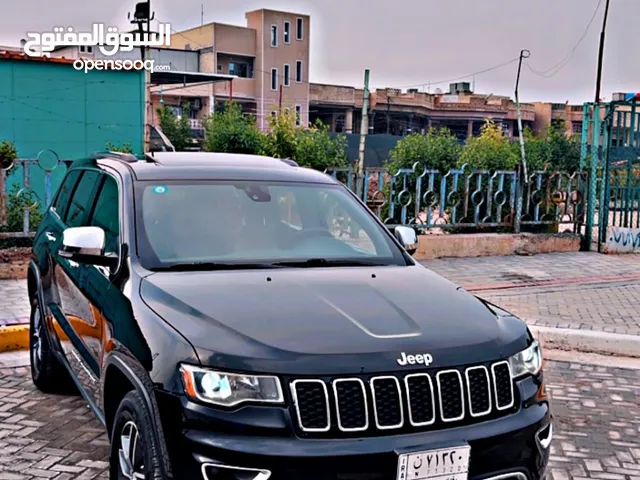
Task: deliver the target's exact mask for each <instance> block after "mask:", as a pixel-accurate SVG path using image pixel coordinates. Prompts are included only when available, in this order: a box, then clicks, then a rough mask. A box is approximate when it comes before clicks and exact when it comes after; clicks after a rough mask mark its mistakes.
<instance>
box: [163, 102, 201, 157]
mask: <svg viewBox="0 0 640 480" xmlns="http://www.w3.org/2000/svg"><path fill="white" fill-rule="evenodd" d="M189 109H190V106H189V105H188V104H187V105H183V106H182V115H180V117H179V118H178V117H176V115H175V114H174V113H173V111H172V110H171V109H170V108H169V107H168V106H166V105H162V106H161V107H159V108H158V109H157V110H156V112H157V113H158V119H159V123H160V128H161V129H162V132H163V133H164V134H165V135H166V136H167V138H168V139H169V141H170V142H171V143H172V144H173V146H174V147H175V149H176V151H177V152H183V151H185V150H186V149H187V147H188V146H189V145H191V143H192V138H193V135H192V133H191V124H190V123H189V115H188V114H187V112H189Z"/></svg>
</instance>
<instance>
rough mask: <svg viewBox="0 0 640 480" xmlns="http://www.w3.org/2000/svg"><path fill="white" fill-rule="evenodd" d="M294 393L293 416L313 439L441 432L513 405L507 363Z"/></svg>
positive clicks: (318, 382) (321, 384) (342, 382)
mask: <svg viewBox="0 0 640 480" xmlns="http://www.w3.org/2000/svg"><path fill="white" fill-rule="evenodd" d="M463 377H464V379H463ZM401 382H403V383H404V386H401ZM329 388H331V393H330V392H329ZM290 389H291V396H292V399H293V405H292V407H293V408H292V416H294V417H296V420H297V426H298V428H299V429H300V430H301V431H302V432H309V433H313V432H316V433H323V432H324V433H326V432H329V431H333V432H336V433H337V432H345V433H350V432H370V433H371V434H375V431H378V432H380V431H390V430H398V429H402V431H403V432H405V431H407V432H410V431H412V430H413V429H416V428H424V427H428V426H430V425H433V426H434V427H433V428H436V429H440V428H444V427H445V426H446V425H447V424H449V423H451V424H453V425H457V424H459V422H471V423H473V422H474V421H476V422H477V421H480V420H481V418H482V417H485V416H488V417H489V418H497V417H499V416H502V415H504V413H501V412H505V413H506V411H507V410H509V409H510V408H512V407H513V406H514V405H515V386H514V383H513V376H512V374H511V368H510V365H509V362H508V361H499V362H495V363H493V364H487V365H486V366H485V365H472V366H468V367H466V368H449V369H443V370H440V371H437V370H436V369H431V370H430V371H429V373H427V372H416V373H408V374H405V375H402V374H397V375H378V376H372V377H369V378H365V376H353V377H350V378H334V379H297V380H292V381H291V382H290ZM329 395H332V396H333V399H331V398H330V397H329ZM405 410H406V411H407V413H405ZM372 416H373V418H371V417H372ZM405 417H406V418H408V421H405Z"/></svg>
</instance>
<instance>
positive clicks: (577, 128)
mask: <svg viewBox="0 0 640 480" xmlns="http://www.w3.org/2000/svg"><path fill="white" fill-rule="evenodd" d="M571 131H572V132H573V133H574V134H580V135H581V134H582V122H571Z"/></svg>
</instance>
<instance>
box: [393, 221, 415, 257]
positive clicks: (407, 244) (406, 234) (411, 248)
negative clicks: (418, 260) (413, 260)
mask: <svg viewBox="0 0 640 480" xmlns="http://www.w3.org/2000/svg"><path fill="white" fill-rule="evenodd" d="M393 234H394V235H395V236H396V238H397V239H398V241H399V242H400V243H401V244H402V246H403V247H404V249H405V250H406V251H407V253H408V254H409V255H413V254H414V253H416V251H417V250H418V235H417V234H416V231H415V230H414V229H413V228H411V227H405V226H402V225H400V226H397V227H396V228H394V229H393Z"/></svg>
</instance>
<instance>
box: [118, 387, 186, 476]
mask: <svg viewBox="0 0 640 480" xmlns="http://www.w3.org/2000/svg"><path fill="white" fill-rule="evenodd" d="M158 438H159V435H158V432H156V431H154V426H153V421H152V417H151V412H150V411H149V408H148V407H147V404H146V402H145V400H144V398H143V397H142V395H141V394H140V393H139V392H138V391H137V390H133V391H131V392H129V393H127V394H126V395H125V396H124V398H123V399H122V402H120V406H119V407H118V410H117V412H116V415H115V418H114V421H113V432H112V435H111V453H110V456H109V467H110V468H109V471H110V476H109V478H110V480H134V479H135V480H170V479H172V478H173V477H172V475H171V473H170V471H171V468H170V466H169V457H168V455H167V453H166V452H167V448H166V446H165V445H164V444H163V443H162V444H161V443H160V442H162V440H158ZM136 439H137V440H136Z"/></svg>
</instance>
